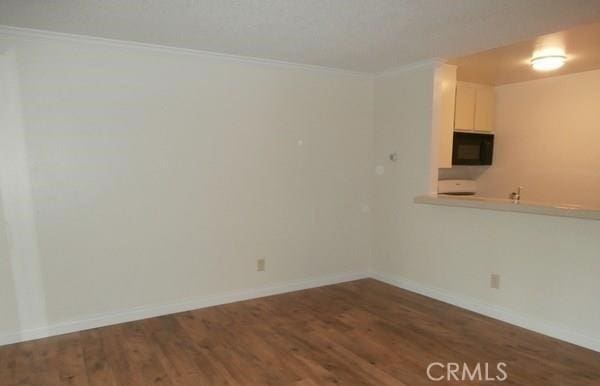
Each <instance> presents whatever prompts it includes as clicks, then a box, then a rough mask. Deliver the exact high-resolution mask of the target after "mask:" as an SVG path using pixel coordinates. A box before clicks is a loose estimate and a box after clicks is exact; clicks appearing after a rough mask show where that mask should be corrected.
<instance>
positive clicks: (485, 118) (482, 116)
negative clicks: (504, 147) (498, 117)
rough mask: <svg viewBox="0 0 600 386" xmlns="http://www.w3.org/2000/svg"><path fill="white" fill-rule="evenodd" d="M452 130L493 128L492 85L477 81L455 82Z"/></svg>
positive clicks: (489, 130)
mask: <svg viewBox="0 0 600 386" xmlns="http://www.w3.org/2000/svg"><path fill="white" fill-rule="evenodd" d="M454 130H461V131H481V132H491V131H493V130H494V89H493V87H491V86H486V85H483V84H477V83H467V82H457V83H456V103H455V110H454Z"/></svg>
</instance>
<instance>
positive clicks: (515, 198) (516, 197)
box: [510, 186, 523, 204]
mask: <svg viewBox="0 0 600 386" xmlns="http://www.w3.org/2000/svg"><path fill="white" fill-rule="evenodd" d="M521 190H523V187H522V186H519V189H517V191H516V192H512V193H511V194H510V199H511V200H512V202H513V204H518V203H519V202H521Z"/></svg>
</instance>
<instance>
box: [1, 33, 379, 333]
mask: <svg viewBox="0 0 600 386" xmlns="http://www.w3.org/2000/svg"><path fill="white" fill-rule="evenodd" d="M0 48H2V49H3V50H4V51H5V52H13V53H14V55H15V58H16V60H17V70H18V76H19V79H18V80H19V82H18V83H19V88H20V94H21V98H20V101H21V108H22V110H23V125H22V127H21V128H20V130H21V131H22V132H21V133H18V132H16V131H15V133H14V136H13V139H16V141H17V142H18V141H20V145H22V147H23V149H24V150H23V152H22V154H21V156H23V157H26V158H23V159H24V160H25V161H24V162H21V163H19V162H20V161H19V160H17V158H18V157H17V156H15V158H14V159H8V160H7V162H8V166H6V163H5V166H4V167H5V169H4V170H5V171H7V173H5V174H6V175H7V176H8V177H6V178H5V180H4V181H2V184H3V185H4V186H3V187H4V191H5V192H8V193H7V194H6V195H5V197H3V205H2V206H0V213H4V215H3V216H0V217H1V218H0V253H1V256H0V315H2V317H0V335H3V334H4V335H6V334H12V333H15V332H18V330H19V329H22V328H36V327H43V326H45V325H56V324H59V323H63V322H67V321H72V320H79V319H82V318H86V317H89V316H91V315H97V314H104V313H110V312H115V311H119V310H127V309H131V308H132V307H137V306H146V305H156V304H164V303H169V302H175V301H181V300H183V299H190V298H195V297H201V296H204V295H209V294H219V293H223V292H225V291H230V290H238V289H245V288H254V287H257V286H262V285H266V284H273V283H279V282H288V281H290V280H294V279H303V278H314V277H317V276H322V275H327V274H334V273H340V272H347V271H365V270H366V268H367V266H368V262H369V259H370V239H369V237H368V235H369V232H370V225H371V219H370V214H369V213H368V205H369V204H370V200H371V186H372V184H371V178H372V173H371V164H372V162H371V158H370V157H371V151H372V143H373V132H372V117H373V111H372V80H371V78H370V77H367V76H360V75H355V74H349V73H344V72H335V71H326V70H318V69H306V68H302V67H297V66H286V65H278V64H273V65H270V64H261V63H253V62H244V61H240V60H230V59H227V58H220V57H217V56H209V55H192V54H184V53H176V52H166V51H161V50H153V49H143V48H134V47H132V46H128V45H122V46H118V45H111V44H104V43H92V42H85V41H80V40H78V39H75V40H72V41H70V40H63V39H43V38H36V37H34V38H20V37H13V36H8V35H3V36H2V38H1V39H0ZM21 134H22V135H21ZM20 135H21V137H20V138H21V140H19V139H18V138H19V136H20ZM299 141H302V142H301V143H299ZM300 144H301V145H302V146H300ZM7 168H8V169H7ZM10 170H18V171H19V172H18V173H20V175H18V176H13V174H15V173H12V172H11V171H10ZM18 173H17V174H18ZM12 177H15V178H12ZM21 177H22V178H21ZM25 180H28V181H29V182H30V184H29V185H27V184H24V185H22V186H25V187H27V186H29V187H30V192H29V193H30V194H31V197H32V200H31V203H30V204H29V208H28V209H29V210H30V212H31V213H33V214H34V216H33V218H32V219H31V221H29V222H25V223H24V222H20V223H18V224H17V223H11V221H15V220H14V217H12V220H11V216H7V215H6V209H7V207H13V204H14V202H13V201H14V200H15V199H16V200H17V201H19V200H20V201H19V202H18V203H17V204H18V205H23V203H26V202H27V201H26V200H25V199H24V198H23V197H21V196H20V195H16V196H15V195H12V196H11V192H13V193H14V192H15V191H17V190H18V186H17V185H18V184H20V183H22V182H23V181H25ZM19 181H20V182H19ZM9 196H10V197H9ZM15 197H16V198H15ZM11 200H13V201H11ZM24 206H25V207H27V206H28V205H24ZM26 209H27V208H26ZM23 230H25V231H27V232H29V234H31V235H35V237H34V238H33V239H24V238H22V237H21V238H14V237H13V238H11V236H10V234H11V233H12V234H13V236H14V235H15V232H19V231H23ZM28 240H29V241H28ZM11 242H12V244H11ZM28 243H29V244H31V243H34V244H36V245H23V244H28ZM23 248H25V249H27V248H29V249H28V250H37V251H38V252H37V253H36V254H35V256H33V257H32V254H28V256H29V257H28V258H31V261H25V260H23V259H21V258H20V255H19V251H23ZM257 258H266V259H267V269H266V272H264V273H259V272H256V259H257ZM33 260H35V261H33ZM30 263H31V264H34V265H37V266H39V270H40V271H41V274H40V279H39V280H40V281H41V282H40V283H34V281H37V279H35V275H31V276H27V277H24V278H23V277H20V278H17V281H19V282H17V283H13V281H14V280H13V277H12V276H13V275H11V274H10V272H11V271H12V268H11V265H17V266H19V267H20V268H21V271H20V272H23V271H27V269H28V268H29V267H28V266H26V265H27V264H30ZM17 271H19V270H17ZM36 285H39V287H40V288H41V291H40V292H43V294H39V293H38V294H36V293H32V292H31V291H29V290H28V288H35V286H36ZM44 294H45V305H44V307H45V308H44V309H43V310H41V311H43V313H42V314H41V316H39V317H37V318H36V320H19V319H20V318H19V315H32V314H31V313H23V307H28V304H30V303H28V301H30V300H33V299H35V298H36V297H37V298H39V297H40V296H42V295H44ZM38 295H39V296H38ZM19 307H21V309H19ZM40 307H41V306H40ZM29 318H31V316H29ZM21 319H22V318H21Z"/></svg>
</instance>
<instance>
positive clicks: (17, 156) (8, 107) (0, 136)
mask: <svg viewBox="0 0 600 386" xmlns="http://www.w3.org/2000/svg"><path fill="white" fill-rule="evenodd" d="M29 171H30V169H29V162H28V158H27V150H26V143H25V130H24V124H23V117H22V108H21V101H20V93H19V79H18V71H17V61H16V57H15V53H14V51H12V50H4V51H2V50H1V47H0V199H1V207H0V215H1V217H0V253H1V255H0V256H1V258H0V269H1V271H0V289H1V293H2V294H1V295H0V315H2V317H1V318H0V333H2V332H3V331H32V330H37V329H40V328H44V326H46V318H47V314H46V304H45V298H44V291H43V288H44V283H43V278H42V274H41V272H42V271H41V268H42V267H41V261H40V256H39V250H38V241H37V235H36V226H35V211H34V208H33V199H32V193H31V182H30V174H29ZM11 276H12V277H11ZM11 294H12V296H11ZM15 327H17V328H15ZM18 339H19V337H12V338H11V340H18Z"/></svg>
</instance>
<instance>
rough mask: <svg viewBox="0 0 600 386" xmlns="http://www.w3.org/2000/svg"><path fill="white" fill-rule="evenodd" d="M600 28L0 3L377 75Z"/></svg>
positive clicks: (58, 0) (335, 4) (202, 6)
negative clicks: (560, 33)
mask: <svg viewBox="0 0 600 386" xmlns="http://www.w3.org/2000/svg"><path fill="white" fill-rule="evenodd" d="M597 20H600V0H452V1H450V0H52V1H50V0H0V24H5V25H11V26H17V27H27V28H36V29H46V30H51V31H58V32H67V33H75V34H83V35H91V36H99V37H105V38H113V39H122V40H131V41H138V42H144V43H153V44H161V45H168V46H175V47H185V48H192V49H199V50H207V51H214V52H219V53H227V54H235V55H243V56H252V57H259V58H265V59H276V60H283V61H288V62H295V63H305V64H313V65H321V66H327V67H335V68H342V69H349V70H358V71H367V72H377V71H382V70H385V69H389V68H393V67H397V66H401V65H403V64H408V63H412V62H416V61H419V60H424V59H429V58H433V57H453V56H458V55H463V54H467V53H471V52H476V51H480V50H484V49H489V48H492V47H497V46H501V45H505V44H508V43H512V42H515V41H518V40H522V39H526V38H531V37H533V36H537V35H541V34H544V33H550V32H554V31H557V30H561V29H565V28H568V27H571V26H573V25H576V24H582V23H588V22H593V21H597Z"/></svg>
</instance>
